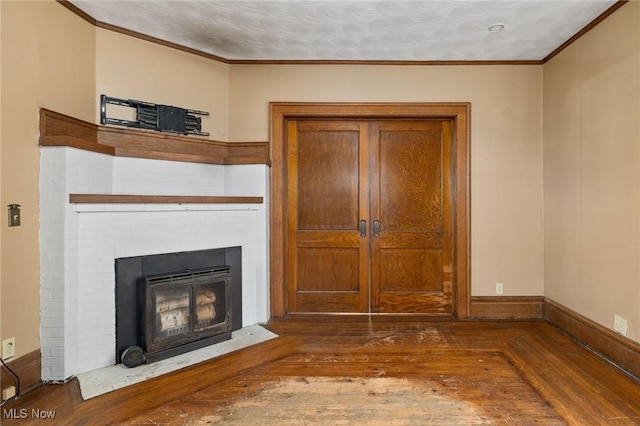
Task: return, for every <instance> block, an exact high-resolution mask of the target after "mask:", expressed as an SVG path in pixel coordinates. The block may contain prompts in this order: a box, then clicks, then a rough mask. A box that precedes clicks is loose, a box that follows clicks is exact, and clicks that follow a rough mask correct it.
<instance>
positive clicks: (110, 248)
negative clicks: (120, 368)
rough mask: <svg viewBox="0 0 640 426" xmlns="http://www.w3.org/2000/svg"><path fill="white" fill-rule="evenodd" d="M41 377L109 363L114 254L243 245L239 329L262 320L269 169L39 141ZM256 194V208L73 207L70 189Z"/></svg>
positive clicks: (265, 298) (62, 376)
mask: <svg viewBox="0 0 640 426" xmlns="http://www.w3.org/2000/svg"><path fill="white" fill-rule="evenodd" d="M40 152H41V159H40V270H41V287H40V315H41V328H40V336H41V337H40V338H41V350H42V379H43V380H66V379H68V378H70V377H72V376H75V375H77V374H79V373H83V372H87V371H92V370H95V369H98V368H101V367H105V366H108V365H113V364H114V363H115V295H114V291H115V273H114V261H115V259H116V258H120V257H130V256H142V255H150V254H162V253H169V252H179V251H190V250H202V249H211V248H222V247H232V246H241V247H242V281H243V298H242V305H243V318H242V319H243V325H244V326H247V325H251V324H256V323H259V322H264V321H266V320H267V319H268V312H269V306H268V300H269V297H268V295H269V291H268V274H267V267H268V261H267V256H268V253H267V246H268V242H267V222H268V216H267V212H268V198H267V188H268V186H267V185H268V167H267V166H265V165H227V166H223V165H212V164H199V163H186V162H175V161H164V160H151V159H136V158H125V157H115V156H111V155H106V154H100V153H95V152H91V151H84V150H80V149H76V148H70V147H41V151H40ZM71 193H85V194H135V195H190V196H200V195H206V196H258V197H264V200H265V202H264V203H263V204H110V203H104V204H72V203H70V202H69V194H71Z"/></svg>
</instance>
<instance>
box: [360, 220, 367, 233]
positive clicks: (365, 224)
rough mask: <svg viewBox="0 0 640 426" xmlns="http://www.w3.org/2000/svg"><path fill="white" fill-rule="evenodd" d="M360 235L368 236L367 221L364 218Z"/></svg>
mask: <svg viewBox="0 0 640 426" xmlns="http://www.w3.org/2000/svg"><path fill="white" fill-rule="evenodd" d="M360 236H361V237H366V236H367V221H366V220H364V219H363V220H361V221H360Z"/></svg>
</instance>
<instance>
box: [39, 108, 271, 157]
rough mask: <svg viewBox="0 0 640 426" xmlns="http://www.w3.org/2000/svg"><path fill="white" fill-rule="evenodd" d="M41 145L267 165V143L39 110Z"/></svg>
mask: <svg viewBox="0 0 640 426" xmlns="http://www.w3.org/2000/svg"><path fill="white" fill-rule="evenodd" d="M39 144H40V146H68V147H73V148H78V149H84V150H87V151H94V152H99V153H102V154H109V155H113V156H118V157H134V158H148V159H155V160H169V161H183V162H189V163H207V164H224V165H227V164H267V165H268V164H269V163H270V162H269V143H268V142H220V141H214V140H211V139H203V138H199V137H194V136H182V135H175V134H171V133H160V132H155V131H151V130H140V129H128V128H125V127H122V128H117V127H110V126H99V125H96V124H93V123H88V122H86V121H82V120H79V119H77V118H73V117H69V116H67V115H64V114H60V113H58V112H55V111H51V110H48V109H45V108H41V109H40V141H39Z"/></svg>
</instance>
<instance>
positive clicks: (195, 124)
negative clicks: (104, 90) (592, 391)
mask: <svg viewBox="0 0 640 426" xmlns="http://www.w3.org/2000/svg"><path fill="white" fill-rule="evenodd" d="M107 104H113V105H120V106H124V107H129V108H135V109H136V120H135V121H133V120H124V119H120V118H110V117H107ZM194 114H195V115H194ZM196 115H209V113H208V112H205V111H195V110H192V109H185V108H179V107H174V106H168V105H156V104H152V103H149V102H143V101H135V100H133V99H118V98H112V97H109V96H107V95H101V96H100V123H101V124H114V125H116V126H124V127H135V128H138V129H149V130H157V131H158V132H170V133H178V134H183V135H198V136H209V133H206V132H203V131H202V118H201V117H196Z"/></svg>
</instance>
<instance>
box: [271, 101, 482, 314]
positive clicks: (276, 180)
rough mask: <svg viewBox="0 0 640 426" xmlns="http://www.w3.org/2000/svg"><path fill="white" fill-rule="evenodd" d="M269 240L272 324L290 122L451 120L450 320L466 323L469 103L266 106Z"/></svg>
mask: <svg viewBox="0 0 640 426" xmlns="http://www.w3.org/2000/svg"><path fill="white" fill-rule="evenodd" d="M269 117H270V123H269V124H270V129H269V150H270V158H271V169H270V178H269V197H270V199H269V210H270V218H269V240H270V245H269V248H270V261H269V263H270V265H269V267H270V309H271V317H272V318H281V317H283V316H285V315H286V314H287V289H286V282H287V281H286V264H285V261H286V253H287V241H286V235H287V234H286V227H287V217H286V214H287V195H286V185H287V158H286V143H287V140H286V121H287V120H288V119H294V118H315V119H318V118H335V119H399V118H411V119H433V118H445V119H451V120H452V135H451V136H452V143H453V169H454V173H453V188H452V192H453V200H452V202H453V206H454V212H453V215H454V217H453V224H454V227H453V228H454V229H453V245H454V265H453V269H454V276H455V277H456V281H455V283H454V286H453V297H454V315H455V317H457V318H458V319H466V318H468V317H469V312H470V299H471V298H470V296H471V279H470V277H471V210H470V207H471V185H470V180H471V179H470V176H471V175H470V165H471V157H470V156H471V149H470V140H471V103H469V102H445V103H430V102H426V103H325V102H319V103H316V102H301V103H300V102H270V103H269Z"/></svg>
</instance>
